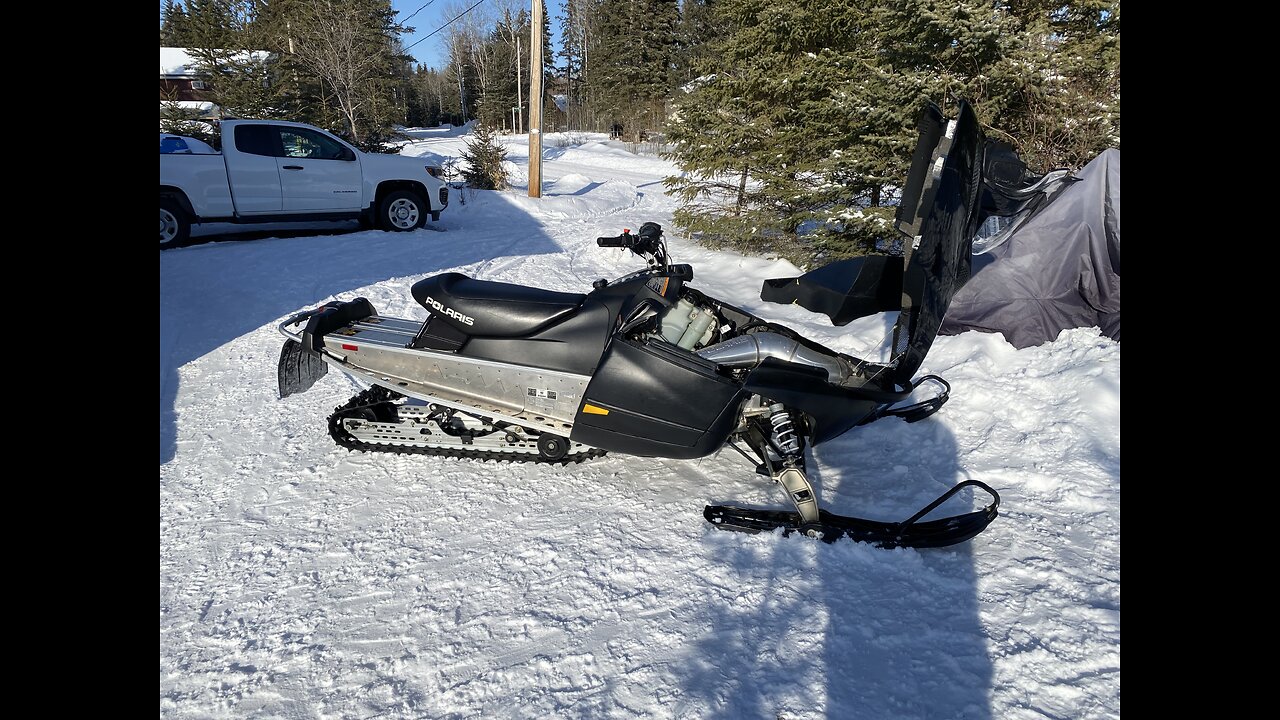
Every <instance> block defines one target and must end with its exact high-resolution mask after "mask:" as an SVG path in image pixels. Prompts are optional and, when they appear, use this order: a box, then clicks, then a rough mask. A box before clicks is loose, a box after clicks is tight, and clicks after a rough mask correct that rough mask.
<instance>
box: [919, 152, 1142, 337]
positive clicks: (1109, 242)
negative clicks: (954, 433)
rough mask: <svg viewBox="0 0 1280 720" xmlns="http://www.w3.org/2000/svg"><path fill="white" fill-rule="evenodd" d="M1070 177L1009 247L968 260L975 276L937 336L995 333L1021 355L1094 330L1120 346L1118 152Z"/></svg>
mask: <svg viewBox="0 0 1280 720" xmlns="http://www.w3.org/2000/svg"><path fill="white" fill-rule="evenodd" d="M1076 177H1078V178H1080V179H1079V181H1077V182H1072V183H1070V184H1069V185H1068V186H1066V187H1065V188H1063V189H1062V191H1061V192H1060V193H1059V194H1057V195H1056V196H1055V197H1053V199H1052V201H1051V202H1049V203H1047V204H1046V205H1044V206H1043V207H1042V208H1040V209H1039V212H1037V213H1036V214H1035V215H1034V216H1032V217H1031V218H1030V219H1029V220H1027V221H1026V223H1024V224H1023V225H1021V226H1020V227H1018V228H1017V229H1016V230H1014V231H1013V233H1012V234H1010V235H1009V236H1008V239H1007V240H1005V241H1004V242H1003V243H1001V244H999V245H997V246H996V247H994V248H993V249H991V250H990V251H989V252H987V253H985V254H982V255H977V256H975V257H974V258H973V276H972V277H971V278H970V280H969V282H968V283H967V284H966V285H965V286H964V287H963V288H961V289H960V291H959V292H957V293H956V295H955V297H954V298H952V299H951V307H950V308H949V309H948V310H947V314H946V317H945V319H944V320H943V322H942V329H941V331H940V332H941V333H942V334H945V335H955V334H957V333H961V332H964V331H966V330H980V331H983V332H999V333H1003V334H1004V337H1005V339H1006V340H1008V341H1009V342H1010V343H1012V344H1013V345H1014V346H1015V347H1019V348H1024V347H1030V346H1032V345H1040V344H1041V343H1044V342H1047V341H1049V340H1053V339H1055V338H1057V337H1058V333H1059V332H1061V331H1062V330H1064V329H1066V328H1074V327H1089V326H1095V325H1096V326H1098V327H1099V328H1101V329H1102V332H1103V334H1104V335H1106V336H1108V337H1110V338H1112V339H1114V340H1119V339H1120V151H1119V150H1115V149H1112V150H1107V151H1106V152H1104V153H1102V154H1101V155H1099V156H1098V157H1096V158H1094V159H1093V161H1092V162H1090V163H1089V164H1088V165H1086V166H1085V167H1084V169H1083V170H1081V171H1080V172H1078V173H1076ZM980 244H981V243H980V241H979V242H975V248H976V247H978V246H979V245H980Z"/></svg>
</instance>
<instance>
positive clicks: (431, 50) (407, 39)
mask: <svg viewBox="0 0 1280 720" xmlns="http://www.w3.org/2000/svg"><path fill="white" fill-rule="evenodd" d="M543 1H544V2H545V3H546V9H547V14H548V15H550V16H551V42H552V44H558V43H559V42H560V23H559V22H557V21H556V18H557V17H558V16H559V15H560V8H561V6H562V5H563V0H543ZM427 2H428V0H391V7H392V8H394V9H395V10H396V13H397V15H396V17H398V18H401V19H402V20H403V18H406V17H408V16H409V15H412V14H413V12H414V11H415V10H417V9H418V8H420V7H423V6H424V5H426V4H427ZM472 2H475V0H467V1H465V2H464V1H463V0H434V2H432V3H431V4H430V5H429V6H428V7H425V8H423V10H422V12H419V13H418V14H417V15H414V16H413V19H412V20H410V21H409V23H408V24H409V26H410V27H412V28H413V29H414V31H413V32H409V33H405V34H403V35H401V36H400V37H401V39H402V40H403V41H404V44H405V45H406V46H407V45H412V44H413V43H414V41H416V40H418V39H419V38H422V37H424V36H426V35H430V34H431V32H432V31H433V30H435V29H436V28H438V27H440V26H441V25H444V24H445V23H447V22H449V20H450V19H452V18H453V17H454V16H455V15H456V14H457V13H458V12H460V11H461V10H465V9H466V8H468V7H470V6H471V3H472ZM490 2H493V0H485V3H484V4H482V5H481V6H480V7H478V8H476V10H475V11H476V12H479V11H481V10H483V9H484V8H485V7H486V5H488V4H489V3H490ZM531 2H532V0H528V1H527V2H526V3H525V4H526V5H529V6H530V7H532V5H530V3H531ZM446 6H448V9H446ZM160 7H161V8H163V7H164V2H161V3H160ZM444 36H445V33H440V34H439V35H436V36H435V37H433V38H431V39H430V40H426V41H424V42H422V43H419V44H418V45H415V46H414V47H413V49H412V50H410V51H409V54H410V55H413V57H414V59H415V60H417V61H418V62H420V63H424V64H426V65H431V66H433V67H440V66H442V65H444V62H445V52H444Z"/></svg>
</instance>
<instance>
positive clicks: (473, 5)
mask: <svg viewBox="0 0 1280 720" xmlns="http://www.w3.org/2000/svg"><path fill="white" fill-rule="evenodd" d="M482 2H484V0H476V1H475V3H474V4H472V6H471V7H469V8H467V9H466V10H463V11H462V12H460V13H458V17H455V18H454V19H453V20H450V21H449V22H447V23H445V24H443V25H441V26H440V27H438V28H436V29H435V30H432V31H431V35H428V36H426V37H422V38H418V39H417V40H414V41H413V45H410V46H409V47H407V48H405V49H404V51H405V52H409V50H410V49H412V48H413V46H414V45H417V44H418V43H420V42H422V41H423V40H426V39H428V38H430V37H431V36H432V35H435V34H436V33H438V32H440V31H441V30H443V29H445V28H447V27H449V26H450V25H452V24H453V23H454V22H455V21H456V20H457V19H458V18H460V17H462V16H463V15H466V14H467V13H469V12H471V11H472V10H475V9H476V6H478V5H479V4H480V3H482Z"/></svg>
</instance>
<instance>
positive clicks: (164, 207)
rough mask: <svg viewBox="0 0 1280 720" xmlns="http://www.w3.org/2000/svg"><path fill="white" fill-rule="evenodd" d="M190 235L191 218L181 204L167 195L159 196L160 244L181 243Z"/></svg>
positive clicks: (171, 244) (172, 244)
mask: <svg viewBox="0 0 1280 720" xmlns="http://www.w3.org/2000/svg"><path fill="white" fill-rule="evenodd" d="M189 237H191V218H190V217H188V216H187V211H186V210H183V209H182V204H181V203H179V202H178V201H177V200H174V199H173V198H172V197H170V196H167V195H161V196H160V246H161V247H172V246H174V245H181V244H182V243H184V242H186V241H187V238H189Z"/></svg>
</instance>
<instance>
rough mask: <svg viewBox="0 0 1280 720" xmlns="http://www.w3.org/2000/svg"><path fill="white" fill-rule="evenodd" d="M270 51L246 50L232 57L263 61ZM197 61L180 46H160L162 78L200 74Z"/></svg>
mask: <svg viewBox="0 0 1280 720" xmlns="http://www.w3.org/2000/svg"><path fill="white" fill-rule="evenodd" d="M270 56H271V53H270V52H268V51H266V50H246V51H243V52H239V53H236V54H235V55H233V56H232V57H233V58H234V59H236V60H240V61H244V60H254V61H257V62H263V61H265V60H266V59H267V58H268V57H270ZM197 65H198V62H197V60H196V58H195V56H194V55H192V53H191V51H190V50H189V49H187V48H180V47H162V48H160V77H162V78H175V79H176V78H194V77H198V76H199V75H200V71H199V69H198V68H197Z"/></svg>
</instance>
